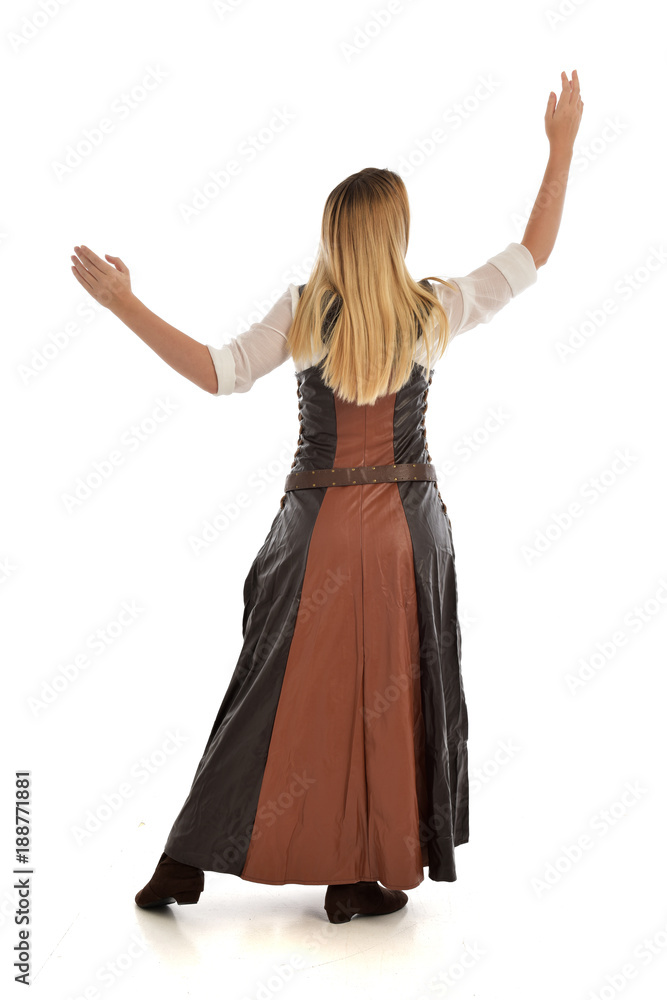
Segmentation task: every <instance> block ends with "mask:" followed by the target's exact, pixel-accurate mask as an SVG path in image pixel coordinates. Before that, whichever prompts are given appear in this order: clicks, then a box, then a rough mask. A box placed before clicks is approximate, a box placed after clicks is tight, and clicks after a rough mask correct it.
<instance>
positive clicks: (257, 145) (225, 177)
mask: <svg viewBox="0 0 667 1000" xmlns="http://www.w3.org/2000/svg"><path fill="white" fill-rule="evenodd" d="M295 120H296V115H295V114H294V112H292V111H288V110H287V108H285V107H282V108H276V107H274V108H273V113H272V115H271V117H270V118H269V120H268V122H267V123H266V124H265V125H263V126H262V128H260V129H259V130H258V131H257V132H253V133H251V134H250V135H247V136H246V137H245V139H243V141H242V142H240V143H239V145H238V146H237V154H236V157H233V158H231V159H229V160H227V161H226V162H225V163H223V164H222V165H221V166H219V167H218V168H216V169H214V170H209V172H208V177H207V179H206V180H205V181H203V183H202V184H200V185H199V186H198V187H196V188H195V189H194V191H193V192H192V195H191V197H190V200H189V201H182V202H179V205H178V212H179V215H180V216H181V219H182V220H183V221H184V222H185V223H188V224H189V223H190V222H192V220H193V219H196V218H198V217H199V216H200V215H201V214H202V212H204V211H205V210H206V209H207V208H208V207H209V206H210V205H211V204H213V202H214V201H215V200H216V199H217V198H219V197H220V195H221V194H222V192H223V191H226V190H227V189H228V188H229V186H230V184H231V183H232V180H233V178H234V177H238V176H239V175H240V174H241V173H243V171H244V170H245V169H247V167H248V165H249V164H251V163H254V161H255V160H256V159H257V157H258V156H260V155H261V154H262V153H263V152H265V151H266V150H267V149H268V148H269V146H271V145H273V143H274V142H275V140H276V138H277V137H278V136H279V135H281V134H282V133H283V132H284V131H285V129H286V128H287V127H288V126H289V125H290V124H291V123H292V122H293V121H295Z"/></svg>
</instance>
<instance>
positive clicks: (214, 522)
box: [188, 441, 295, 556]
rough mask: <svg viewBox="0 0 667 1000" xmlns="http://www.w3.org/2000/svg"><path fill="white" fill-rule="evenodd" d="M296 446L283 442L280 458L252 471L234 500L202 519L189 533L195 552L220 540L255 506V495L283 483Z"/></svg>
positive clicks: (205, 549) (201, 550) (205, 548)
mask: <svg viewBox="0 0 667 1000" xmlns="http://www.w3.org/2000/svg"><path fill="white" fill-rule="evenodd" d="M294 449H295V446H294V444H292V443H289V444H288V443H287V442H285V441H284V442H283V447H282V449H281V450H280V452H279V454H278V457H277V458H274V459H272V460H271V461H270V462H268V464H267V465H266V466H262V467H260V468H258V469H256V470H255V471H254V472H252V473H251V474H250V475H249V476H248V478H247V480H246V488H245V489H242V490H238V492H237V493H235V494H234V496H233V497H232V498H231V499H229V500H226V501H225V502H224V503H220V504H218V507H217V511H216V513H214V514H211V515H210V516H209V517H207V518H206V519H205V520H204V521H203V522H202V525H201V527H200V528H199V531H198V532H197V533H196V534H190V535H188V544H189V546H190V549H191V550H192V552H193V553H194V554H195V555H197V556H198V555H201V553H202V552H205V551H207V550H208V549H210V548H211V546H212V545H214V544H215V543H216V542H217V541H219V540H220V538H221V537H222V535H223V533H224V532H225V531H226V530H227V528H229V527H230V526H231V525H232V524H235V523H236V522H237V521H238V520H239V519H240V517H241V515H242V513H243V512H244V511H246V510H247V509H248V508H249V507H251V506H252V504H253V501H254V499H255V498H256V497H258V496H260V495H261V494H262V493H265V492H266V490H267V489H269V488H270V487H271V486H273V485H274V484H275V483H277V482H278V481H280V482H281V483H284V480H285V477H286V476H287V473H288V472H289V468H290V466H291V464H292V462H293V461H294Z"/></svg>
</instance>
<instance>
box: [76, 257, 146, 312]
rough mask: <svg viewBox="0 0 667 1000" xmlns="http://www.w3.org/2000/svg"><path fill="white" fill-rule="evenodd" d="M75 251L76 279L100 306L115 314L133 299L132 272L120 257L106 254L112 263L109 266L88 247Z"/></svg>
mask: <svg viewBox="0 0 667 1000" xmlns="http://www.w3.org/2000/svg"><path fill="white" fill-rule="evenodd" d="M74 249H75V251H76V253H77V256H76V257H75V256H73V255H72V257H71V260H73V261H74V264H73V265H72V271H73V272H74V277H75V278H76V280H77V281H78V282H79V284H80V285H83V287H84V288H85V289H86V291H87V292H89V293H90V295H92V297H93V298H94V299H96V300H97V302H99V303H100V305H102V306H106V308H107V309H110V310H111V311H112V312H114V310H115V309H117V308H118V307H120V306H122V305H124V304H125V303H126V302H127V301H128V299H130V298H131V296H132V287H131V285H130V271H129V269H128V268H127V267H126V265H125V264H124V263H123V262H122V260H121V259H120V257H112V256H111V255H110V254H108V253H107V254H105V255H104V256H105V257H106V258H107V260H108V261H111V264H107V262H106V261H104V260H102V258H101V257H98V256H97V254H96V253H93V251H92V250H89V249H88V247H85V246H80V247H74ZM112 265H113V266H112Z"/></svg>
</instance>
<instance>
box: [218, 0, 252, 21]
mask: <svg viewBox="0 0 667 1000" xmlns="http://www.w3.org/2000/svg"><path fill="white" fill-rule="evenodd" d="M245 2H246V0H213V2H212V4H211V6H212V7H213V10H214V11H215V12H216V14H217V15H218V17H224V16H225V14H233V13H234V11H235V10H238V9H239V7H242V6H243V4H244V3H245Z"/></svg>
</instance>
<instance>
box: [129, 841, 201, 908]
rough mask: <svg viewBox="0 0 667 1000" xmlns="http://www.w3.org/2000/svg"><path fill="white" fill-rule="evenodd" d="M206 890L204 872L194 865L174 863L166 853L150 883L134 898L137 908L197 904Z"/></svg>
mask: <svg viewBox="0 0 667 1000" xmlns="http://www.w3.org/2000/svg"><path fill="white" fill-rule="evenodd" d="M203 890H204V872H203V871H202V869H201V868H195V867H194V866H193V865H184V864H183V863H182V862H180V861H174V859H173V858H170V857H168V855H166V854H165V853H164V852H163V854H162V857H161V858H160V860H159V861H158V864H157V868H156V869H155V872H154V873H153V877H152V878H151V880H150V882H148V883H147V885H145V886H144V887H143V889H140V890H139V892H138V893H137V894H136V896H135V897H134V901H135V903H136V904H137V906H141V907H142V908H143V909H148V908H149V907H151V906H164V905H165V904H166V903H178V904H179V905H182V904H183V903H196V902H197V900H198V899H199V897H200V895H201V893H202V892H203Z"/></svg>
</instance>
